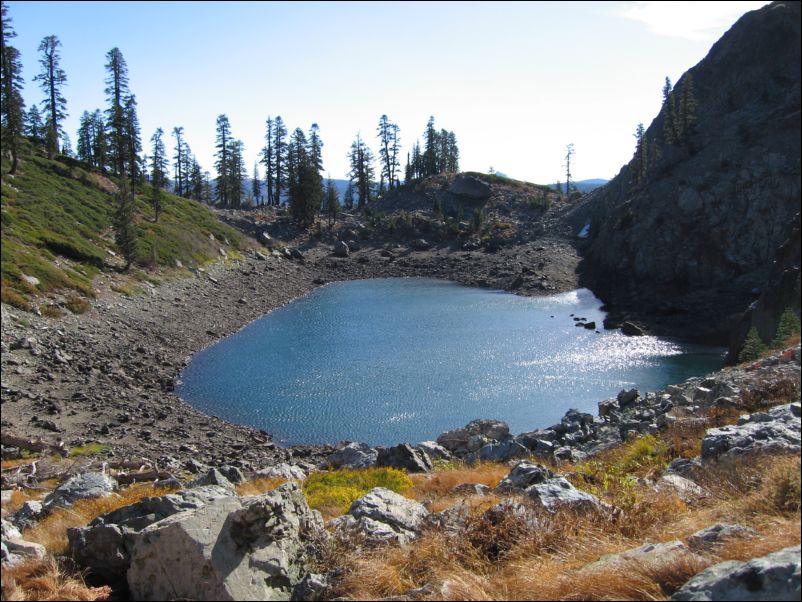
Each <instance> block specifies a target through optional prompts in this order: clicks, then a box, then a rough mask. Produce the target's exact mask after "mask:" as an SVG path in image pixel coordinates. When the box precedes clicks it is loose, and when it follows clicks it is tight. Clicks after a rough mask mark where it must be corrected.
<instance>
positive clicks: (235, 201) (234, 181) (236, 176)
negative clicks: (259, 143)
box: [228, 140, 247, 209]
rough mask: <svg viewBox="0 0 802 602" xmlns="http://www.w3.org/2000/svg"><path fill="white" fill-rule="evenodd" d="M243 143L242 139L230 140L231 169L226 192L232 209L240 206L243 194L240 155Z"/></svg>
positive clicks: (243, 174)
mask: <svg viewBox="0 0 802 602" xmlns="http://www.w3.org/2000/svg"><path fill="white" fill-rule="evenodd" d="M244 148H245V145H244V144H243V143H242V140H234V141H232V142H231V147H230V149H229V156H230V157H231V170H230V172H229V183H228V194H229V203H230V205H231V207H233V208H234V209H239V208H240V207H242V197H243V196H244V194H245V178H246V177H247V173H246V171H245V161H244V159H243V157H242V152H243V149H244Z"/></svg>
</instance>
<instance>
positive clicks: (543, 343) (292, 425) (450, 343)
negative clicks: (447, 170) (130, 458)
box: [177, 278, 723, 445]
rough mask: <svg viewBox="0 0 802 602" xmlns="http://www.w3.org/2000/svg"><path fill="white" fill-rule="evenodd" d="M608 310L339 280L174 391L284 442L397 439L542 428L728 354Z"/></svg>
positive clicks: (583, 298)
mask: <svg viewBox="0 0 802 602" xmlns="http://www.w3.org/2000/svg"><path fill="white" fill-rule="evenodd" d="M599 306H600V301H599V300H598V299H596V298H595V297H594V296H593V294H592V293H591V292H590V291H588V290H586V289H581V290H577V291H571V292H569V293H564V294H561V295H555V296H552V297H538V298H532V297H519V296H516V295H512V294H509V293H504V292H501V291H494V290H488V289H477V288H469V287H465V286H461V285H458V284H454V283H451V282H446V281H442V280H432V279H424V278H394V279H373V280H360V281H353V282H340V283H334V284H330V285H327V286H324V287H321V288H319V289H316V290H315V291H313V292H312V293H310V294H309V295H307V296H305V297H303V298H301V299H299V300H297V301H295V302H293V303H291V304H290V305H287V306H285V307H283V308H280V309H278V310H275V311H273V312H271V313H269V314H267V315H266V316H264V317H262V318H261V319H259V320H257V321H256V322H254V323H252V324H250V325H249V326H247V327H246V328H244V329H242V330H241V331H240V332H238V333H236V334H234V335H232V336H230V337H227V338H226V339H223V340H222V341H220V342H218V343H217V344H215V345H213V346H211V347H209V348H208V349H205V350H204V351H202V352H200V353H198V354H197V355H196V356H195V357H194V358H193V360H192V361H191V362H190V364H189V365H188V366H187V368H186V369H185V371H184V372H183V374H182V382H181V383H180V385H179V387H178V389H177V392H178V394H179V395H180V396H181V397H182V398H184V399H185V400H187V401H188V402H189V403H191V404H192V405H194V406H195V407H197V408H199V409H201V410H203V411H205V412H207V413H210V414H214V415H216V416H220V417H221V418H224V419H226V420H229V421H231V422H236V423H240V424H247V425H249V426H253V427H256V428H261V429H264V430H266V431H268V432H270V433H273V434H274V435H275V436H276V438H277V439H278V440H279V441H281V442H282V443H334V442H337V441H340V440H351V441H365V442H367V443H370V444H371V445H392V444H396V443H399V442H404V441H406V442H413V443H414V442H418V441H423V440H426V439H433V438H435V437H437V435H438V434H440V433H441V432H443V431H445V430H449V429H453V428H456V427H460V426H463V425H465V424H466V423H467V422H469V421H470V420H473V419H475V418H495V419H499V420H504V421H506V422H507V423H509V425H510V428H511V430H512V431H513V432H515V433H519V432H523V431H527V430H532V429H535V428H543V427H547V426H549V425H551V424H554V423H555V422H558V421H559V420H560V418H561V417H562V415H563V414H564V413H565V412H566V411H567V410H568V409H569V408H576V409H578V410H581V411H586V412H591V413H594V414H595V413H596V410H597V404H598V402H599V401H600V400H602V399H605V398H607V397H611V396H614V395H615V394H616V393H618V391H620V390H621V389H622V388H631V387H633V386H637V387H638V388H639V389H641V390H655V389H658V388H662V387H664V386H665V385H666V384H670V383H675V382H681V381H683V380H685V379H686V378H688V377H690V376H698V375H702V374H705V373H707V372H710V371H712V370H715V369H718V368H719V367H721V365H722V363H723V351H722V350H721V349H713V348H706V347H699V346H693V345H688V344H685V343H679V342H676V341H669V340H665V339H658V338H656V337H626V336H624V335H622V334H621V333H620V332H619V331H603V330H601V324H602V321H603V319H604V313H603V312H601V311H600V310H599ZM571 314H574V315H573V316H571ZM573 317H582V318H586V319H587V320H588V321H595V322H596V325H597V329H598V330H599V331H600V332H596V331H594V330H588V329H585V328H578V327H576V326H575V321H574V320H573Z"/></svg>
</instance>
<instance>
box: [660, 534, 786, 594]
mask: <svg viewBox="0 0 802 602" xmlns="http://www.w3.org/2000/svg"><path fill="white" fill-rule="evenodd" d="M799 597H800V546H792V547H790V548H785V549H784V550H780V551H779V552H774V553H773V554H768V555H767V556H762V557H760V558H753V559H752V560H750V561H748V562H738V561H736V560H729V561H727V562H722V563H719V564H716V565H713V566H711V567H710V568H708V569H705V570H704V571H702V572H701V573H698V574H697V575H695V576H694V577H692V578H691V579H690V580H689V581H688V582H687V583H685V585H683V586H682V587H681V588H680V589H679V590H677V591H676V592H675V593H674V595H673V596H671V599H672V600H722V601H725V600H744V601H749V600H799Z"/></svg>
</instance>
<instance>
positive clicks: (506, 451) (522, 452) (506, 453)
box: [471, 440, 532, 462]
mask: <svg viewBox="0 0 802 602" xmlns="http://www.w3.org/2000/svg"><path fill="white" fill-rule="evenodd" d="M531 453H532V452H530V451H529V448H527V447H524V446H523V445H521V444H520V443H518V442H517V441H513V440H509V441H503V442H501V443H488V444H487V445H485V446H484V447H482V448H481V449H480V450H479V451H478V452H477V453H476V454H475V455H473V454H472V456H473V457H472V458H471V459H475V460H481V461H483V462H506V461H507V460H520V459H522V458H528V457H529V456H530V455H531Z"/></svg>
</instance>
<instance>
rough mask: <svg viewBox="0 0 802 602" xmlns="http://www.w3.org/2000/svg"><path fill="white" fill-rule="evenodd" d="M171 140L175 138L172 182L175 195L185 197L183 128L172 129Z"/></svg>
mask: <svg viewBox="0 0 802 602" xmlns="http://www.w3.org/2000/svg"><path fill="white" fill-rule="evenodd" d="M173 138H175V151H174V153H173V180H174V182H175V193H176V194H177V195H178V196H186V188H187V185H186V179H187V174H186V173H184V166H185V164H186V158H185V156H184V155H185V150H186V149H185V148H184V128H183V127H181V126H176V127H174V128H173Z"/></svg>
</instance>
